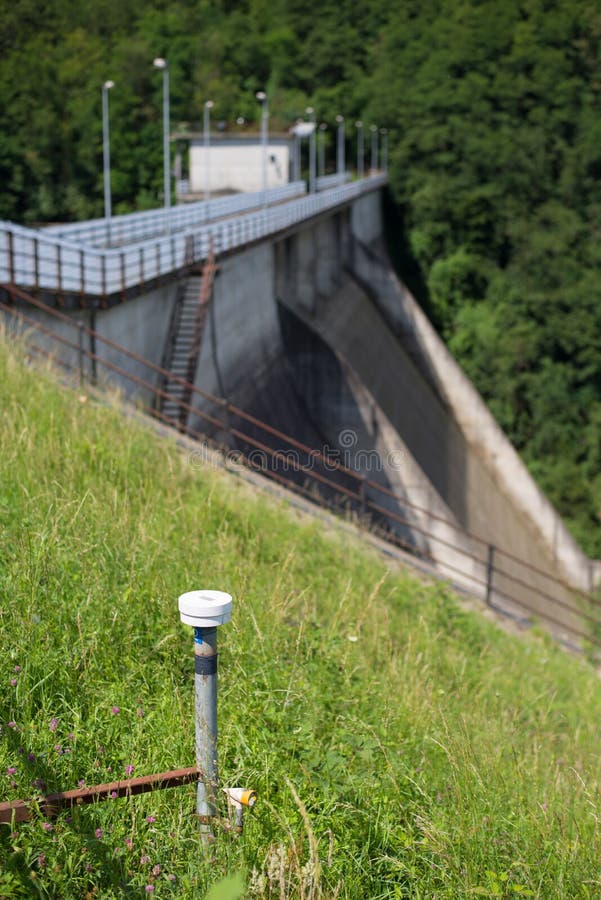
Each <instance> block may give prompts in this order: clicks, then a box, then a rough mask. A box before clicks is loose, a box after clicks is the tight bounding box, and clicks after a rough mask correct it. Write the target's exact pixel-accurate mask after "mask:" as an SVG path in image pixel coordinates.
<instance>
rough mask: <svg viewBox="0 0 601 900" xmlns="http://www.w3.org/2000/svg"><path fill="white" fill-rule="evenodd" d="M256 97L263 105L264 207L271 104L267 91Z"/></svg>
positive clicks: (260, 92) (262, 172)
mask: <svg viewBox="0 0 601 900" xmlns="http://www.w3.org/2000/svg"><path fill="white" fill-rule="evenodd" d="M255 97H256V98H257V100H258V101H259V103H260V104H261V150H262V157H263V163H262V168H261V186H262V192H263V206H264V207H266V206H267V124H268V121H269V103H268V100H267V94H266V93H265V91H257V93H256V94H255Z"/></svg>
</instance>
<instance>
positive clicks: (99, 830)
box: [94, 828, 102, 840]
mask: <svg viewBox="0 0 601 900" xmlns="http://www.w3.org/2000/svg"><path fill="white" fill-rule="evenodd" d="M94 837H96V838H98V840H100V839H101V838H102V828H97V829H96V831H95V832H94Z"/></svg>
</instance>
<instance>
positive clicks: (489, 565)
mask: <svg viewBox="0 0 601 900" xmlns="http://www.w3.org/2000/svg"><path fill="white" fill-rule="evenodd" d="M494 574H495V546H494V544H489V545H488V558H487V560H486V605H487V606H492V603H491V598H492V583H493V577H494Z"/></svg>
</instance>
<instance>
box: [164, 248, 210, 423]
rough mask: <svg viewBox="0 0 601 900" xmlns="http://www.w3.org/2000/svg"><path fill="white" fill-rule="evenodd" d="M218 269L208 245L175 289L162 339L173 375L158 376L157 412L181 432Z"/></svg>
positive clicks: (166, 367) (165, 355)
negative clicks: (201, 259)
mask: <svg viewBox="0 0 601 900" xmlns="http://www.w3.org/2000/svg"><path fill="white" fill-rule="evenodd" d="M218 269H219V267H218V266H216V265H215V254H214V252H213V246H212V244H211V246H210V247H209V253H208V256H207V259H206V261H205V263H204V265H203V267H202V271H201V272H200V273H197V274H194V273H193V274H190V275H189V276H188V277H187V278H186V279H185V281H183V282H182V283H181V284H180V286H179V288H178V293H177V297H176V300H175V306H174V308H173V313H172V316H171V322H170V325H169V331H168V334H167V340H166V342H165V352H164V354H163V363H162V368H163V369H166V370H167V371H168V372H169V373H170V376H172V377H167V376H166V375H164V376H163V377H162V378H161V384H160V390H161V391H162V392H163V394H161V395H160V398H159V402H160V412H161V415H162V416H164V417H165V418H166V419H169V420H171V421H175V422H177V423H178V425H179V427H180V429H181V430H182V431H184V430H185V428H186V425H187V423H188V418H189V414H190V410H189V406H190V401H191V399H192V385H193V384H194V379H195V377H196V369H197V368H198V358H199V356H200V347H201V343H202V335H203V332H204V327H205V322H206V319H207V315H208V311H209V304H210V302H211V297H212V295H213V283H214V280H215V274H216V272H217V271H218ZM176 379H182V380H181V381H180V380H176ZM184 382H185V383H184Z"/></svg>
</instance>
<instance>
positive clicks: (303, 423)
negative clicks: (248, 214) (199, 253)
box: [205, 300, 429, 556]
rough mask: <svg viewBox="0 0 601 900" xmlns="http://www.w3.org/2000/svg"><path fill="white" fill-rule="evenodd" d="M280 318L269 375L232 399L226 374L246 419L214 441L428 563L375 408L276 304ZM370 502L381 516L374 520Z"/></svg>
mask: <svg viewBox="0 0 601 900" xmlns="http://www.w3.org/2000/svg"><path fill="white" fill-rule="evenodd" d="M276 313H277V326H278V328H277V332H278V344H279V347H278V351H277V352H276V353H275V354H274V353H270V354H269V356H270V357H271V358H268V359H267V360H264V361H263V362H264V364H263V365H262V366H258V365H256V358H255V366H254V367H253V368H252V369H250V370H249V371H247V372H246V373H245V377H244V378H243V379H237V384H236V387H235V390H234V391H232V390H231V386H230V390H227V387H228V385H227V373H221V375H220V380H221V381H222V384H223V385H224V387H225V388H226V392H227V396H228V398H229V400H230V401H231V403H232V404H233V405H234V406H235V407H237V408H238V409H240V411H242V410H243V414H240V415H237V414H236V412H230V414H229V416H228V426H229V428H228V431H229V434H226V433H225V432H224V431H223V432H217V431H216V430H214V431H213V437H215V438H217V439H218V440H219V441H220V442H221V443H222V444H226V446H227V447H228V450H229V451H230V452H231V453H233V454H236V453H240V454H242V455H243V456H244V457H245V458H246V459H247V460H248V461H249V462H250V464H251V465H252V467H253V468H255V469H258V470H259V471H264V472H268V473H269V474H270V475H271V476H275V477H276V479H277V480H278V481H280V482H281V483H284V484H286V485H288V486H292V487H294V488H296V489H300V490H301V491H302V492H303V493H306V494H307V495H308V496H309V497H311V496H316V494H318V495H319V499H320V502H322V503H323V502H325V503H326V505H328V506H329V507H330V508H332V509H335V510H337V511H343V512H346V513H348V514H350V515H354V516H358V517H361V518H362V520H363V521H367V522H369V525H370V527H372V528H374V529H375V530H377V531H380V532H382V533H385V534H386V535H387V536H389V537H394V538H395V540H396V541H397V542H398V543H399V544H401V546H403V547H405V548H406V549H407V550H409V551H411V552H414V553H416V554H419V555H425V556H427V555H429V551H428V546H427V542H426V540H425V539H424V537H423V536H422V535H421V534H420V533H418V532H417V531H414V529H413V528H412V527H411V526H412V522H413V521H414V516H413V513H412V511H411V508H410V506H409V505H404V503H403V499H404V497H403V495H402V492H401V491H400V490H399V485H398V482H397V483H393V482H392V481H391V479H390V478H389V477H388V471H389V469H390V467H391V466H394V460H393V459H392V458H391V455H390V454H383V453H382V451H381V449H379V448H378V446H377V443H378V438H379V436H380V435H379V425H378V421H377V418H376V417H375V416H374V411H373V407H372V406H371V405H368V406H365V404H363V403H362V402H361V399H360V398H358V397H357V393H356V391H354V390H353V385H352V378H353V376H352V373H351V372H350V371H349V369H348V367H347V366H346V365H345V363H344V360H342V359H341V358H339V356H338V355H337V354H336V353H335V352H334V351H333V350H332V349H331V348H330V346H329V345H328V344H327V343H326V342H325V341H324V340H323V338H321V337H320V335H319V334H318V333H317V332H316V331H315V330H314V329H313V328H311V327H310V325H308V324H307V323H306V322H305V321H303V319H302V318H300V317H299V316H298V315H296V314H295V312H294V311H292V310H291V309H289V308H288V307H286V306H285V305H284V304H283V303H282V302H280V301H279V300H277V301H276ZM255 419H256V420H257V421H256V422H255V421H253V420H255ZM265 425H267V426H268V427H267V428H265ZM271 429H273V430H271ZM205 430H206V428H205ZM288 438H291V439H292V440H288ZM368 482H369V483H368ZM375 485H378V486H381V487H382V488H383V491H384V493H382V492H380V491H378V490H377V488H376V487H375ZM392 494H394V496H391V495H392ZM316 499H317V497H316ZM370 501H372V504H371V505H372V506H373V505H374V504H375V505H377V506H378V507H379V509H378V510H377V511H374V510H373V508H372V509H370V510H369V512H368V509H367V508H368V505H370ZM388 513H390V514H388ZM399 520H400V521H399ZM416 524H417V523H416Z"/></svg>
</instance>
